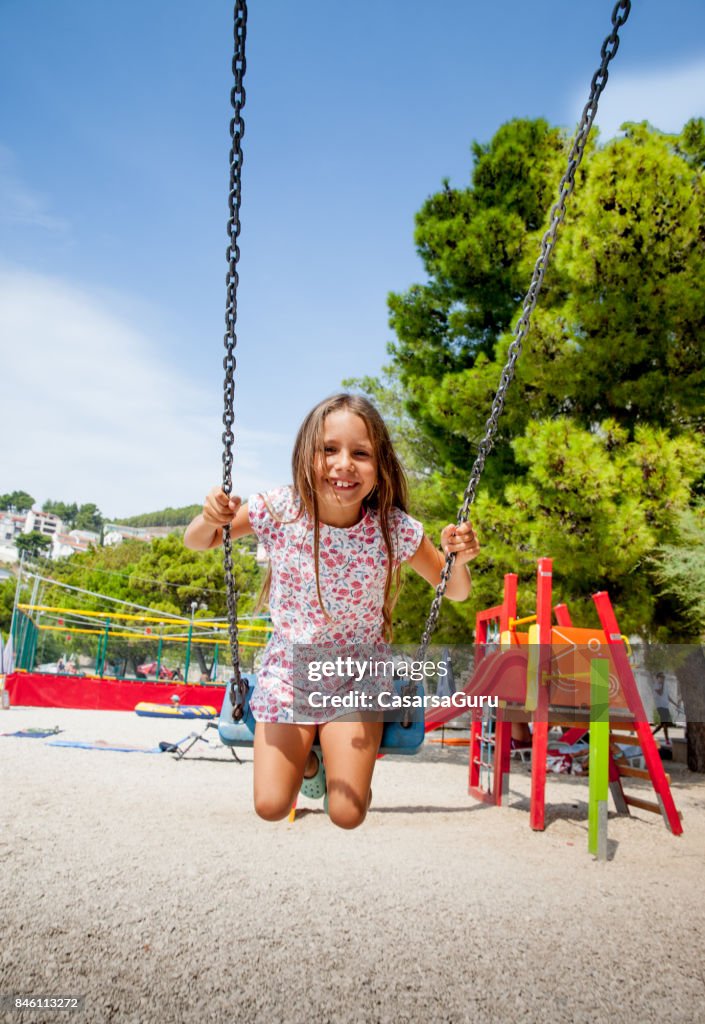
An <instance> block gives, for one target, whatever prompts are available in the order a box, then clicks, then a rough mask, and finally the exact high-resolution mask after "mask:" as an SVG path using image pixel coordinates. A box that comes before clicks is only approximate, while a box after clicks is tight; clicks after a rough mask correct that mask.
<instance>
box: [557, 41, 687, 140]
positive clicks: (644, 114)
mask: <svg viewBox="0 0 705 1024" xmlns="http://www.w3.org/2000/svg"><path fill="white" fill-rule="evenodd" d="M618 60H619V57H617V58H616V61H618ZM586 99H587V96H586V95H584V94H583V93H580V94H579V95H577V96H576V97H575V98H574V102H573V104H572V120H573V121H575V122H577V121H578V119H579V118H580V115H581V113H582V109H583V106H584V105H585V100H586ZM702 116H705V58H701V59H699V60H697V61H694V62H692V63H690V64H685V65H682V66H680V67H663V68H654V69H652V70H649V71H640V72H622V71H620V69H619V67H618V66H616V67H614V69H613V70H610V77H609V81H608V83H607V86H606V88H605V91H604V93H603V94H602V97H601V98H600V105H599V108H598V112H597V118H596V123H597V125H598V126H599V128H600V138H601V140H602V141H603V142H606V141H607V139H611V138H613V137H614V136H615V135H617V134H618V132H619V126H620V125H621V124H623V123H624V122H625V121H649V122H650V123H651V124H652V125H653V126H654V127H655V128H658V129H660V131H662V132H678V131H680V130H681V128H682V127H683V125H684V124H685V123H686V121H688V120H689V119H690V118H691V117H702Z"/></svg>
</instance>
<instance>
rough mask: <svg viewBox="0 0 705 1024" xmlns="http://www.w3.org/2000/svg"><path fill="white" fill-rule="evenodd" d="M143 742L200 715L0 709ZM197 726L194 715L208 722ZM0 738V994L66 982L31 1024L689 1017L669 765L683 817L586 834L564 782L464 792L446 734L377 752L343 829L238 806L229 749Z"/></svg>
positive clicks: (689, 967)
mask: <svg viewBox="0 0 705 1024" xmlns="http://www.w3.org/2000/svg"><path fill="white" fill-rule="evenodd" d="M54 725H56V726H59V727H60V728H61V729H62V733H61V734H60V736H59V737H57V738H60V739H70V740H82V741H97V740H103V741H107V742H109V743H128V744H135V745H145V746H150V747H151V746H154V745H155V744H157V743H158V742H159V741H160V740H169V741H174V740H177V739H180V738H181V737H183V736H184V735H186V734H187V733H188V732H190V731H191V728H198V729H199V730H200V728H201V723H190V722H183V721H161V720H155V719H143V718H138V717H137V716H135V715H132V714H127V713H119V712H93V711H67V710H56V709H45V708H12V709H11V710H10V711H6V712H2V713H1V714H0V731H2V732H3V733H7V732H11V731H14V730H16V729H22V728H27V727H50V726H54ZM211 735H212V736H213V737H214V735H215V734H214V733H212V734H211ZM243 756H244V758H245V759H246V760H245V763H243V764H241V765H238V764H236V763H235V761H234V760H233V758H232V756H231V755H230V753H229V751H227V750H225V749H224V748H223V747H221V746H219V745H218V743H217V740H216V739H215V738H213V739H211V742H210V744H209V745H206V744H205V743H199V744H197V745H196V746H195V747H194V748H193V750H192V752H191V755H190V756H189V757H188V758H186V759H184V760H182V761H177V760H175V759H174V758H173V757H172V756H171V755H169V754H157V755H151V754H144V753H114V752H108V751H101V750H81V749H73V748H60V747H52V746H50V745H49V744H48V743H47V742H45V741H43V740H38V739H20V738H16V737H3V738H2V739H1V741H0V771H1V772H2V798H1V801H0V807H1V819H2V835H1V837H0V858H1V861H0V864H1V867H2V890H1V891H2V917H1V918H0V920H1V922H2V937H1V938H0V979H1V983H0V996H4V997H8V996H12V995H25V996H41V995H44V996H80V997H83V999H84V1005H83V1009H81V1010H79V1011H77V1012H75V1013H74V1014H72V1015H71V1016H69V1015H68V1014H66V1013H57V1012H53V1011H49V1010H45V1011H37V1010H20V1011H17V1010H14V1009H12V1010H7V1009H5V1010H2V1011H0V1020H2V1021H8V1022H13V1024H14V1022H30V1021H32V1022H35V1021H40V1020H41V1021H52V1020H64V1021H65V1020H73V1021H75V1022H77V1024H79V1022H84V1021H85V1022H90V1024H93V1022H103V1021H116V1022H121V1024H122V1022H134V1024H143V1022H146V1021H153V1020H159V1021H160V1022H164V1024H171V1022H175V1024H176V1022H179V1024H181V1022H189V1024H190V1022H192V1021H193V1022H199V1024H200V1022H203V1024H209V1022H221V1021H222V1022H226V1021H227V1022H230V1021H237V1022H242V1024H251V1022H267V1024H270V1022H286V1024H289V1022H291V1024H303V1022H307V1024H308V1022H315V1024H318V1022H329V1021H330V1022H334V1024H348V1022H350V1024H352V1022H365V1024H367V1022H371V1024H377V1022H380V1024H381V1022H386V1021H389V1022H390V1024H392V1022H393V1024H403V1022H424V1024H436V1022H439V1024H441V1022H443V1024H453V1022H465V1021H468V1022H469V1021H472V1022H478V1024H493V1022H501V1024H508V1022H514V1021H517V1022H533V1021H536V1022H539V1021H540V1022H542V1024H544V1022H550V1024H559V1022H576V1024H591V1022H595V1024H598V1022H599V1024H602V1022H607V1021H609V1024H622V1022H624V1024H642V1022H644V1021H653V1020H658V1021H659V1022H660V1024H671V1022H674V1024H675V1022H678V1024H695V1022H700V1021H701V1020H702V1019H703V1016H704V1011H703V1007H704V1006H705V969H704V968H703V966H702V964H703V955H702V951H703V948H705V777H703V776H697V775H692V774H690V773H688V772H687V770H686V769H685V768H683V767H681V766H679V765H675V766H674V767H673V769H672V772H673V786H674V792H675V798H676V803H677V805H678V806H679V808H680V810H682V812H683V814H684V826H685V834H684V835H683V836H682V837H679V838H675V837H674V836H672V835H670V833H668V832H667V831H666V829H665V827H664V826H663V824H662V822H661V819H660V817H657V816H655V815H651V814H649V813H647V812H642V811H637V812H635V814H634V816H633V817H632V818H628V819H626V818H617V817H615V816H613V815H611V816H610V823H609V835H610V840H609V844H610V860H609V862H608V863H604V864H603V863H598V862H596V861H595V860H593V858H592V857H591V856H590V855H589V854H588V852H587V820H586V819H587V781H586V780H584V779H573V778H570V777H568V776H561V777H552V778H551V779H550V781H549V785H548V789H547V803H548V814H547V828H546V831H545V832H543V833H533V832H532V831H531V829H530V828H529V822H528V794H529V776H528V774H527V770H526V769H522V768H521V766H519V765H517V766H516V767H513V774H512V780H511V787H510V789H511V792H510V797H509V801H508V804H507V806H505V807H502V808H493V807H485V806H483V805H481V804H478V803H476V802H474V801H473V800H472V799H470V798H469V797H468V796H467V793H466V784H467V766H466V763H465V759H466V757H467V753H466V751H463V750H459V749H458V748H454V749H441V748H439V747H437V746H431V745H429V746H428V747H427V748H426V752H425V753H424V754H423V755H422V756H421V757H419V758H414V759H408V760H407V759H403V758H398V759H392V758H386V759H384V760H383V761H381V762H380V763H379V765H378V768H377V771H376V775H375V783H374V803H373V805H372V808H371V810H370V813H369V816H368V818H367V821H366V823H365V825H364V826H363V827H362V828H361V829H359V830H357V831H355V832H344V831H341V830H338V829H336V828H335V827H334V826H333V825H331V823H330V821H329V820H328V819H327V817H326V816H325V815H324V814H323V812H322V810H321V809H320V804H314V803H313V802H310V801H307V800H305V799H302V800H301V801H300V811H299V813H298V815H297V820H296V821H295V822H293V823H291V824H290V823H287V822H282V823H279V824H270V823H265V822H262V821H260V820H259V819H258V818H257V817H256V815H255V814H254V812H253V810H252V807H251V783H252V764H251V754H250V752H248V751H245V752H243Z"/></svg>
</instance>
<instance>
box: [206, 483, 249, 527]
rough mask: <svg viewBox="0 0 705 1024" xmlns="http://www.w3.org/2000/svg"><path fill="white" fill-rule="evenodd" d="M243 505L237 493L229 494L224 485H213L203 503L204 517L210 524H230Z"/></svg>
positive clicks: (218, 525)
mask: <svg viewBox="0 0 705 1024" xmlns="http://www.w3.org/2000/svg"><path fill="white" fill-rule="evenodd" d="M240 505H242V499H241V498H238V497H237V495H230V497H228V495H227V494H226V493H225V491H223V489H222V487H220V486H217V487H213V488H212V490H210V491H209V492H208V496H207V497H206V500H205V503H204V505H203V518H204V520H205V521H206V522H207V523H208V524H209V525H210V526H217V527H222V526H229V525H230V523H231V522H232V521H233V519H234V518H235V516H236V515H237V511H238V509H239V508H240Z"/></svg>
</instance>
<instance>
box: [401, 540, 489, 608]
mask: <svg viewBox="0 0 705 1024" xmlns="http://www.w3.org/2000/svg"><path fill="white" fill-rule="evenodd" d="M441 546H442V548H443V551H439V550H438V548H436V547H435V546H434V545H433V544H432V543H431V541H430V540H429V539H428V537H427V536H426V535H425V534H424V537H423V540H422V541H421V543H420V544H419V547H418V550H417V552H416V554H415V555H414V557H413V558H410V559H409V565H410V566H411V568H412V569H413V570H414V571H415V572H417V573H418V574H419V576H423V578H424V579H425V580H428V582H429V583H430V584H431V586H432V587H437V586H438V584H439V583H440V582H441V570H442V568H443V566H444V565H445V561H446V554H447V553H449V552H451V551H453V552H455V562H454V564H453V571H452V572H451V574H450V579H449V580H448V586H447V587H446V592H445V596H446V597H447V598H448V599H449V600H451V601H465V599H466V598H467V597H469V596H470V588H471V579H470V573H469V571H468V569H467V568H466V565H467V563H468V562H470V561H471V560H472V559H473V558H477V556H478V554H479V553H480V543H479V541H478V539H477V534H476V533H475V531H474V530H473V528H472V525H471V524H470V523H462V524H461V525H460V526H455V525H452V524H451V525H450V526H446V527H445V529H444V530H443V532H442V533H441Z"/></svg>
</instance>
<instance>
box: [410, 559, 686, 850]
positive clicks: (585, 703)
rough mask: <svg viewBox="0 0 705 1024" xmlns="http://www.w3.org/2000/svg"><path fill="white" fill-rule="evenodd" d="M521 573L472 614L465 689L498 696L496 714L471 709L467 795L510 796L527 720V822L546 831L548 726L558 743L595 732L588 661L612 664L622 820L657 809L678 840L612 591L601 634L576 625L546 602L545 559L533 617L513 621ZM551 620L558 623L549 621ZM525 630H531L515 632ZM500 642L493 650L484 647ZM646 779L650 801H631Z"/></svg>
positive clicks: (600, 606)
mask: <svg viewBox="0 0 705 1024" xmlns="http://www.w3.org/2000/svg"><path fill="white" fill-rule="evenodd" d="M517 585H518V577H517V576H516V574H514V573H508V574H507V575H506V576H505V577H504V596H503V600H502V603H501V604H500V605H497V606H496V607H493V608H488V609H486V610H484V611H481V612H478V614H477V617H476V635H475V643H476V648H475V664H474V669H473V672H472V675H471V676H470V678H469V680H468V682H467V684H466V685H465V686H464V687H462V689H463V691H464V692H465V693H466V694H467V695H468V696H474V695H480V694H486V695H488V696H497V697H498V698H499V703H500V706H499V708H498V710H497V711H496V713H495V715H494V716H490V715H488V714H487V712H485V713H484V715H480V714H478V713H477V712H474V713H473V719H472V725H471V731H470V746H469V750H470V759H469V792H470V794H471V795H473V796H474V797H476V798H477V799H479V800H482V801H485V802H487V803H493V804H496V805H500V804H501V803H502V798H503V796H505V795H506V793H507V792H508V783H509V772H510V763H511V762H510V758H511V727H512V722H524V723H529V722H530V723H531V725H532V730H533V732H532V742H531V807H530V824H531V827H532V828H533V829H535V830H542V829H543V828H544V827H545V790H546V757H547V752H548V734H549V730H550V729H551V728H552V727H563V728H565V729H566V730H567V731H566V733H565V734H564V736H563V740H564V741H566V742H569V743H572V742H575V741H576V740H577V739H579V738H580V737H581V736H583V735H585V734H586V733H587V732H589V731H591V728H592V725H593V724H594V723H593V717H594V713H591V708H592V707H593V704H594V700H593V696H592V694H591V676H592V675H593V662H594V661H597V660H601V661H604V660H606V661H607V662H608V664H607V666H605V669H604V671H606V672H607V679H608V709H607V711H606V713H605V714H600V716H599V719H598V720H599V721H605V720H607V721H608V723H609V757H608V771H609V789H610V792H611V794H612V798H613V800H614V803H615V807H616V810H617V813H618V814H629V813H630V812H629V808H630V807H638V808H640V809H641V810H646V811H653V812H655V813H660V814H661V815H662V817H663V820H664V822H665V824H666V827H667V828H669V829H670V831H671V832H672V833H673V834H674V835H680V834H681V833H682V831H683V827H682V824H681V820H680V815H679V813H678V811H677V810H676V807H675V804H674V801H673V795H672V793H671V790H670V785H669V782H670V780H669V777H668V776H667V774H666V772H665V771H664V768H663V764H662V762H661V758H660V757H659V753H658V746H657V744H656V741H655V740H654V737H653V735H652V733H651V727H650V723H649V722H648V721H647V718H646V714H645V711H644V706H643V703H642V700H641V697H640V695H639V690H638V688H637V684H636V680H635V678H634V674H633V671H632V667H631V665H630V662H629V656H628V650H627V642H626V638H625V637H624V636H623V635H622V633H621V630H620V629H619V626H618V624H617V619H616V616H615V613H614V609H613V608H612V603H611V601H610V598H609V595H608V594H607V593H606V592H605V591H602V592H600V593H597V594H594V595H593V602H594V604H595V608H596V611H597V614H598V617H599V620H600V625H601V627H602V628H601V629H585V628H579V627H575V626H573V624H572V621H571V617H570V613H569V610H568V608H567V606H566V605H565V604H558V605H556V606H555V607H553V606H552V599H553V563H552V560H551V559H550V558H541V559H539V562H538V570H537V576H536V614H535V615H530V616H526V617H525V618H518V617H517ZM554 618H555V623H554V621H553V620H554ZM522 625H528V626H529V629H528V630H527V631H520V630H519V628H518V627H519V626H522ZM493 628H494V631H495V634H496V635H498V636H499V644H498V649H496V650H493V649H492V645H491V643H490V642H489V640H490V639H491V632H492V629H493ZM461 713H462V711H459V710H458V709H456V708H440V709H437V710H434V711H432V712H431V713H430V714H429V715H427V717H426V731H427V732H428V731H431V730H433V729H437V728H439V727H440V726H442V725H445V724H446V723H447V722H449V721H451V720H452V719H453V718H455V717H457V716H458V715H459V714H461ZM625 746H635V747H640V748H641V751H642V754H643V759H644V762H645V768H634V767H632V766H631V765H630V764H629V763H628V761H627V759H626V757H625V756H624V754H623V749H622V748H623V747H625ZM628 778H638V779H644V780H649V781H650V782H651V784H652V786H653V788H654V791H655V794H656V801H652V800H644V799H643V798H641V797H638V796H633V795H628V794H627V793H625V791H624V785H623V783H624V780H625V779H628Z"/></svg>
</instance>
